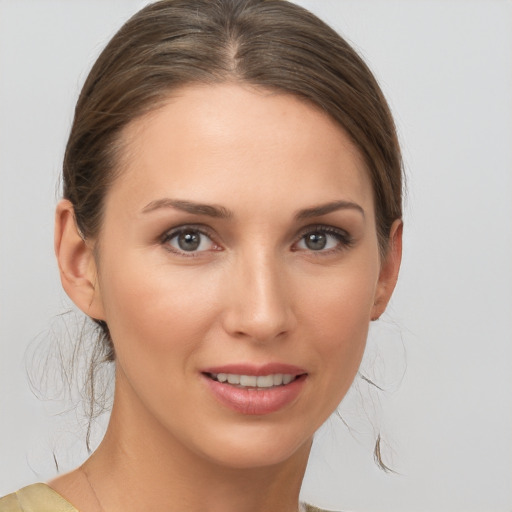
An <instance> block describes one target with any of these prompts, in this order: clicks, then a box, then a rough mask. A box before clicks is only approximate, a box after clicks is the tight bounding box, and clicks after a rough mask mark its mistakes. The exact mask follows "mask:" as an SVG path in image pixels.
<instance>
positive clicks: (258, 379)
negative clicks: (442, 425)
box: [207, 373, 297, 389]
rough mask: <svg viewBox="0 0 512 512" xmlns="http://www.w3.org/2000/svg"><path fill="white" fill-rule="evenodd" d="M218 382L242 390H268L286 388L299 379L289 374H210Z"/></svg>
mask: <svg viewBox="0 0 512 512" xmlns="http://www.w3.org/2000/svg"><path fill="white" fill-rule="evenodd" d="M207 375H208V376H209V377H210V378H211V379H213V380H216V381H217V382H221V383H227V384H231V385H232V386H237V387H240V388H256V389H258V388H262V389H268V388H272V387H276V386H286V385H287V384H290V382H292V381H293V380H295V379H296V378H297V375H291V374H289V373H274V374H270V375H258V376H256V375H238V374H235V373H208V374H207Z"/></svg>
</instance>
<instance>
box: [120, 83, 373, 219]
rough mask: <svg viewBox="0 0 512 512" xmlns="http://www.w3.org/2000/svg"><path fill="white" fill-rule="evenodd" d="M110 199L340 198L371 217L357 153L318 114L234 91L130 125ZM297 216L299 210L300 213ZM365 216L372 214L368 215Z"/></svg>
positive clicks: (289, 99)
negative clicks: (362, 206) (357, 204)
mask: <svg viewBox="0 0 512 512" xmlns="http://www.w3.org/2000/svg"><path fill="white" fill-rule="evenodd" d="M123 136H124V143H125V144H124V147H125V148H126V149H125V152H124V158H123V165H122V172H121V174H120V176H119V178H118V180H117V181H116V183H115V184H114V186H113V190H112V193H113V195H117V194H125V195H127V196H131V199H133V200H134V201H138V202H140V203H143V202H144V201H151V200H154V199H155V197H153V196H155V195H163V194H171V195H172V196H173V197H183V198H187V199H193V200H197V201H205V202H215V203H223V202H225V201H228V202H230V203H236V196H240V199H241V202H242V203H243V204H245V205H247V204H248V201H249V202H250V200H254V201H255V202H257V201H265V202H268V203H269V204H270V203H271V202H272V201H273V200H277V201H283V196H284V195H286V197H287V200H290V199H292V198H294V199H296V202H297V203H299V202H301V201H302V203H304V202H310V203H316V202H323V201H327V200H338V199H340V194H341V195H342V196H343V197H342V198H343V199H347V200H352V201H358V202H363V203H365V204H366V208H367V209H372V208H373V204H372V203H373V199H372V196H373V194H372V189H371V183H370V180H369V177H368V173H367V170H366V168H365V165H364V162H363V159H362V157H361V154H360V152H359V150H358V149H357V148H356V147H355V145H354V144H353V143H352V141H351V140H350V139H349V137H348V136H347V134H346V133H345V131H344V130H343V129H342V128H341V127H340V126H339V124H337V123H336V122H335V121H333V120H332V119H331V118H330V117H329V116H328V115H327V114H326V113H324V112H322V111H321V110H320V109H319V108H317V107H315V106H313V105H311V104H309V103H308V102H306V101H304V100H301V99H300V98H297V97H295V96H292V95H289V94H283V93H276V92H272V91H267V90H261V89H256V88H249V87H246V86H241V85H238V84H220V85H214V86H212V85H208V86H202V85H194V86H187V87H185V88H183V89H180V90H179V91H177V92H175V93H173V95H172V96H171V97H169V100H168V101H167V103H165V104H164V106H163V107H161V108H159V109H157V110H155V111H153V112H151V113H149V114H147V115H145V116H143V117H141V118H139V119H137V120H135V121H133V122H132V123H131V124H130V125H128V127H127V128H126V130H125V132H124V134H123ZM302 203H301V204H300V205H298V207H301V206H303V204H302ZM372 211H373V210H372Z"/></svg>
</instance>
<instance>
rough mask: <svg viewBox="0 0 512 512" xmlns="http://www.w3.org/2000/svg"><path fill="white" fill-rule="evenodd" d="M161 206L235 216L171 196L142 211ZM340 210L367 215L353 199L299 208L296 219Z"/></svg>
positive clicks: (227, 216) (212, 214) (210, 214)
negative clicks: (354, 211)
mask: <svg viewBox="0 0 512 512" xmlns="http://www.w3.org/2000/svg"><path fill="white" fill-rule="evenodd" d="M160 208H174V209H176V210H182V211H184V212H187V213H192V214H194V215H206V216H208V217H214V218H218V219H231V218H233V217H234V215H233V212H231V211H230V210H228V209H227V208H224V206H218V205H213V204H204V203H195V202H193V201H184V200H182V199H170V198H163V199H157V200H155V201H151V202H150V203H149V204H147V205H146V206H145V207H144V208H143V209H142V213H150V212H153V211H155V210H159V209H160ZM338 210H356V211H358V212H359V213H361V215H362V216H363V217H364V216H365V213H364V210H363V208H362V207H361V206H359V205H358V204H357V203H353V202H351V201H331V202H329V203H325V204H321V205H317V206H312V207H311V208H305V209H303V210H299V211H298V212H297V213H296V214H295V219H297V220H303V219H310V218H312V217H321V216H322V215H327V214H329V213H332V212H335V211H338Z"/></svg>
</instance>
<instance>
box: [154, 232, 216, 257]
mask: <svg viewBox="0 0 512 512" xmlns="http://www.w3.org/2000/svg"><path fill="white" fill-rule="evenodd" d="M162 242H163V244H164V245H165V246H166V247H167V248H168V249H169V250H170V251H172V252H176V253H179V254H183V253H189V255H190V256H192V254H193V253H198V252H204V251H212V250H218V249H219V247H218V245H216V244H215V243H214V242H213V240H212V239H211V238H210V237H209V236H208V235H207V234H206V233H204V232H203V231H201V230H200V229H198V228H194V227H183V228H179V229H175V230H172V231H170V232H168V233H166V234H165V236H164V238H163V241H162Z"/></svg>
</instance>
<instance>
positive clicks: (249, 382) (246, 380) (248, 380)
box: [240, 375, 258, 388]
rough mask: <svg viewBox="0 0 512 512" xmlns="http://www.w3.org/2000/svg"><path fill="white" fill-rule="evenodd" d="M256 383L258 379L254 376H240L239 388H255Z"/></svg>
mask: <svg viewBox="0 0 512 512" xmlns="http://www.w3.org/2000/svg"><path fill="white" fill-rule="evenodd" d="M257 382H258V377H255V376H254V375H240V386H245V387H250V388H255V387H256V385H257Z"/></svg>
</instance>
